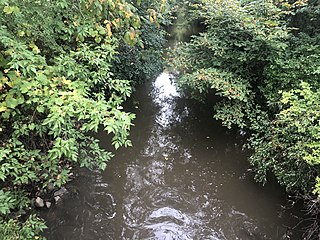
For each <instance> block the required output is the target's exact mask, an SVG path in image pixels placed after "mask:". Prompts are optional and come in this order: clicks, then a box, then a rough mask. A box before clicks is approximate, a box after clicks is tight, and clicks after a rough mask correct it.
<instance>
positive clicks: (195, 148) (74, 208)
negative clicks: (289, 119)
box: [43, 72, 299, 240]
mask: <svg viewBox="0 0 320 240" xmlns="http://www.w3.org/2000/svg"><path fill="white" fill-rule="evenodd" d="M173 80H174V79H173V76H172V75H171V74H170V73H167V72H164V73H162V74H161V75H160V76H159V77H158V78H157V79H156V80H155V81H154V82H153V83H152V84H145V85H144V86H141V87H140V89H138V91H137V93H136V96H135V98H136V99H135V101H136V102H139V105H138V107H137V108H133V109H134V110H135V112H136V114H137V119H136V122H135V125H136V127H135V128H134V129H133V131H132V137H131V138H132V140H133V143H134V147H133V148H131V149H122V150H120V151H118V153H117V156H116V157H115V158H114V159H113V160H112V161H111V162H110V164H109V166H108V167H107V170H106V171H105V172H103V173H100V172H97V171H92V172H90V171H86V170H79V177H78V178H77V179H76V180H75V181H74V182H72V183H71V184H70V185H69V189H73V190H72V191H71V192H72V193H71V194H69V195H68V196H67V198H66V199H65V200H64V201H63V203H62V204H60V206H55V207H53V208H52V209H50V210H48V211H47V212H45V213H43V215H44V217H45V219H47V221H48V225H49V230H48V231H47V232H46V236H47V237H48V238H49V240H50V239H59V240H60V239H181V240H187V239H228V240H229V239H286V238H285V234H286V230H287V228H286V226H293V224H294V223H295V222H294V220H293V219H292V218H290V214H291V213H290V212H281V204H285V198H284V196H283V195H282V190H280V189H279V187H278V186H277V185H273V184H270V185H268V186H267V187H265V188H263V187H261V186H259V185H258V184H256V183H254V181H253V180H252V176H251V175H248V174H247V171H246V169H247V168H248V166H247V161H246V155H245V153H243V152H242V151H241V147H240V146H241V139H240V136H238V135H237V134H236V133H233V132H226V130H225V129H224V128H222V127H220V126H219V124H218V123H216V122H215V121H213V120H212V118H211V117H210V114H211V113H210V110H209V109H206V107H205V106H203V105H200V104H197V103H195V102H192V101H187V100H185V99H182V98H181V97H180V95H179V93H178V92H177V90H176V89H175V87H174V85H173V83H172V81H173ZM132 111H133V110H132ZM99 137H100V139H101V141H102V144H107V143H104V141H103V139H104V138H105V135H104V133H100V135H99ZM295 237H296V238H295ZM288 239H289V238H288ZM290 239H299V236H297V234H295V236H292V237H291V238H290Z"/></svg>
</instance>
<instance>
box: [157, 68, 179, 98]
mask: <svg viewBox="0 0 320 240" xmlns="http://www.w3.org/2000/svg"><path fill="white" fill-rule="evenodd" d="M173 79H174V76H173V75H172V74H170V73H168V72H163V73H161V74H160V75H159V77H157V79H156V81H155V82H154V87H155V89H156V90H158V91H159V95H160V96H161V97H170V96H173V97H178V96H179V93H178V91H177V89H176V87H175V86H174V84H173V81H172V80H173Z"/></svg>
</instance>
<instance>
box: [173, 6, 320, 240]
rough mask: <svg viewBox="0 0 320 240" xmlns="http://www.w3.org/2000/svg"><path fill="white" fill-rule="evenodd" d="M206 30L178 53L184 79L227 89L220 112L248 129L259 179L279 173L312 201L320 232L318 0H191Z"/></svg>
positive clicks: (202, 87)
mask: <svg viewBox="0 0 320 240" xmlns="http://www.w3.org/2000/svg"><path fill="white" fill-rule="evenodd" d="M185 3H186V5H187V6H188V7H189V9H190V12H189V15H190V17H189V19H192V20H196V21H198V22H201V23H202V24H203V25H204V29H205V30H204V31H203V32H201V33H200V34H199V35H198V36H194V37H193V38H192V40H191V41H190V42H188V43H181V44H180V45H179V46H178V47H177V48H176V49H175V52H174V58H173V59H172V62H173V65H174V66H175V67H176V68H178V69H179V70H180V71H181V72H182V74H181V77H180V78H179V80H178V85H179V86H180V87H181V88H182V89H187V90H188V92H189V93H190V94H191V96H192V97H195V98H197V99H202V100H205V97H206V96H207V95H208V94H215V95H217V96H219V99H220V100H219V101H218V102H217V103H216V104H215V106H214V108H215V116H214V117H215V118H216V119H219V120H221V122H222V124H223V125H225V126H226V127H228V128H231V127H233V126H236V127H240V128H243V129H245V130H246V131H247V132H248V133H249V135H250V137H249V140H248V147H249V148H250V149H252V150H253V155H252V156H251V158H250V163H251V164H252V165H253V166H254V169H255V172H256V180H258V181H260V182H263V183H265V182H266V180H267V173H268V172H272V173H273V174H274V175H275V176H276V178H277V180H278V182H279V183H280V184H281V185H283V186H284V187H285V188H286V190H287V191H288V192H290V193H295V194H296V195H297V196H301V197H302V198H304V199H308V200H307V206H308V208H309V210H310V213H311V214H312V215H313V216H312V227H310V229H309V232H308V233H307V234H306V237H307V238H312V237H314V238H316V239H318V237H319V235H320V232H319V231H320V230H319V229H320V224H319V222H320V217H319V214H320V207H319V206H320V178H319V177H320V92H319V87H320V81H319V80H320V32H319V30H320V27H319V26H320V25H319V23H320V22H319V20H320V6H319V3H318V1H313V0H310V1H289V2H288V1H271V0H270V1H269V0H263V1H260V0H258V1H250V0H247V1H239V0H196V1H185Z"/></svg>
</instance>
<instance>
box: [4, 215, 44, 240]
mask: <svg viewBox="0 0 320 240" xmlns="http://www.w3.org/2000/svg"><path fill="white" fill-rule="evenodd" d="M45 228H46V226H45V225H44V223H43V222H42V221H40V219H39V218H37V217H36V216H35V215H30V216H29V218H28V219H27V220H26V221H25V222H24V223H23V224H20V223H19V222H18V221H16V220H12V219H10V220H9V221H8V222H4V221H2V220H0V236H1V239H3V240H15V239H25V240H32V239H39V240H40V239H43V237H41V236H40V235H39V234H40V233H41V232H42V231H43V230H44V229H45Z"/></svg>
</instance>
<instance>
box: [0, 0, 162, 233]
mask: <svg viewBox="0 0 320 240" xmlns="http://www.w3.org/2000/svg"><path fill="white" fill-rule="evenodd" d="M167 4H168V3H167V1H159V2H154V1H134V2H129V1H125V0H75V1H71V0H59V1H47V0H39V1H34V0H23V1H21V0H10V1H9V0H0V12H1V14H0V187H1V189H0V238H1V239H39V238H41V237H40V236H39V233H40V232H41V231H42V230H43V229H44V228H45V224H44V223H43V222H41V221H40V219H38V218H37V217H36V215H34V214H32V208H31V206H32V205H33V203H34V199H35V198H36V197H37V196H41V195H42V194H45V192H46V191H47V187H48V185H53V186H56V187H60V186H61V185H63V184H65V183H66V182H67V181H69V180H70V178H71V176H72V167H73V166H74V165H75V164H78V165H80V166H84V167H89V168H91V167H98V168H100V169H105V167H106V162H107V161H108V160H109V159H110V158H111V157H112V156H113V153H112V149H117V148H119V147H121V146H131V142H130V140H129V139H128V136H129V130H130V126H131V125H132V123H131V122H132V119H133V118H134V115H133V114H131V113H127V112H125V111H124V110H123V108H122V103H123V102H124V101H125V100H126V99H127V98H128V97H129V96H130V94H131V92H132V86H133V85H134V82H135V81H139V82H141V81H143V80H145V79H147V78H150V77H151V76H153V74H157V72H159V71H160V70H161V68H162V64H161V58H160V57H159V56H160V55H161V52H162V48H163V44H164V34H163V31H162V30H161V28H160V25H159V23H160V22H161V16H162V15H165V14H166V11H167V6H166V5H167ZM101 127H102V128H103V129H104V130H105V131H107V132H108V133H109V134H111V135H112V140H111V142H110V149H109V150H104V149H101V148H100V147H99V143H98V140H97V139H95V138H94V137H92V134H88V133H92V132H96V131H97V130H98V129H99V128H101Z"/></svg>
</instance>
